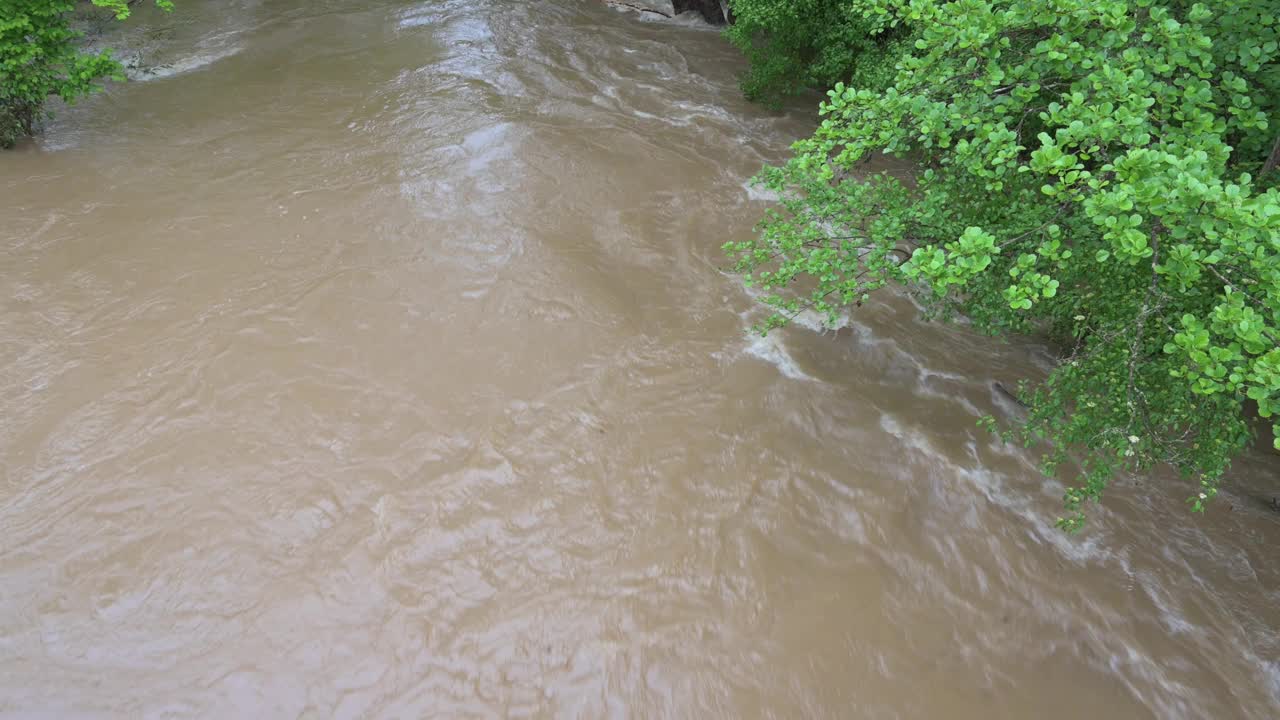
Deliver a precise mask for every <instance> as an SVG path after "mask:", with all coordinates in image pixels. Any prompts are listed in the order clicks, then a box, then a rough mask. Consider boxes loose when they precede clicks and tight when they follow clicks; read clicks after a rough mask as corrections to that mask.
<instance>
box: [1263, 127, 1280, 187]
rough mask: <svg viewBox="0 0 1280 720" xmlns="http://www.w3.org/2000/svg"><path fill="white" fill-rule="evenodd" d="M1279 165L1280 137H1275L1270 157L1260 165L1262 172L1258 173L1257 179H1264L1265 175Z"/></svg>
mask: <svg viewBox="0 0 1280 720" xmlns="http://www.w3.org/2000/svg"><path fill="white" fill-rule="evenodd" d="M1277 165H1280V135H1276V142H1275V144H1274V145H1272V146H1271V157H1269V158H1267V161H1266V162H1265V163H1263V165H1262V172H1260V173H1258V177H1265V176H1266V174H1267V173H1269V172H1271V171H1272V170H1275V169H1276V166H1277Z"/></svg>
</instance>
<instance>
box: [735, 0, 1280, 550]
mask: <svg viewBox="0 0 1280 720" xmlns="http://www.w3.org/2000/svg"><path fill="white" fill-rule="evenodd" d="M841 4H842V5H843V6H844V7H845V12H846V13H847V14H849V15H850V16H852V15H853V14H859V13H860V14H861V15H862V16H863V17H864V18H865V19H866V22H874V23H879V25H875V26H876V27H893V26H895V25H896V26H903V25H905V26H906V27H907V28H908V29H909V30H910V33H909V35H910V36H911V37H913V38H914V39H913V42H912V43H911V44H910V46H909V47H908V49H907V51H906V52H904V53H902V54H899V55H896V56H885V57H881V58H880V60H879V61H880V62H882V63H884V64H887V65H891V66H892V67H893V68H894V69H893V77H892V80H891V81H890V82H889V83H888V84H887V85H886V86H884V87H870V86H867V85H866V84H865V83H861V82H860V80H859V79H858V78H857V77H856V76H855V77H853V78H852V82H851V83H849V84H845V83H837V84H836V85H835V87H834V89H833V90H831V91H830V92H829V93H828V99H827V101H826V102H824V103H823V104H822V107H821V114H822V118H823V120H822V124H821V126H820V127H819V128H818V130H817V131H816V132H815V133H814V135H813V136H812V137H811V138H808V139H806V140H803V141H801V142H799V143H797V144H796V145H795V148H794V151H795V152H794V157H793V158H792V159H791V160H790V161H789V162H788V163H787V164H786V165H784V166H782V167H775V168H768V169H766V170H765V171H764V173H763V174H762V176H761V178H760V180H761V182H763V183H764V184H765V185H767V186H768V187H770V188H772V189H773V190H775V191H777V192H779V193H780V194H781V195H782V196H783V197H784V200H783V201H782V203H781V207H780V208H779V209H778V210H775V211H773V212H770V213H769V214H768V215H767V217H766V218H765V219H764V220H763V221H762V223H761V226H760V232H759V234H758V236H757V237H755V238H753V239H750V240H746V241H743V242H733V243H729V244H727V245H726V246H725V250H726V251H727V252H728V253H729V254H730V256H731V257H732V258H734V260H735V261H736V267H737V269H738V271H739V272H741V273H743V274H745V275H746V277H747V280H748V282H750V283H754V284H756V285H758V286H760V287H762V288H764V289H765V290H766V291H767V293H768V298H767V300H766V302H767V303H768V304H769V305H771V306H772V307H773V309H774V310H775V311H776V313H775V314H774V315H773V317H772V318H771V319H770V320H769V321H768V322H767V323H766V324H765V326H764V327H762V328H761V329H762V330H763V331H767V330H768V329H770V328H772V327H776V326H778V325H781V324H783V323H785V322H786V321H787V320H788V319H789V318H790V317H793V316H794V315H795V314H797V313H798V312H800V311H802V310H804V309H806V308H812V309H815V310H817V311H819V312H823V313H828V314H830V316H831V317H832V318H834V317H835V314H836V312H837V311H838V309H839V308H840V307H841V306H845V305H850V304H859V303H861V302H862V301H863V300H865V299H866V298H867V297H868V294H869V293H871V292H873V291H875V290H876V289H879V288H882V287H884V286H885V285H887V284H889V283H905V284H907V286H908V287H911V288H914V289H915V290H917V291H918V292H919V293H920V295H921V297H922V299H923V300H924V303H925V305H926V307H927V308H928V310H929V312H930V313H933V314H936V315H937V316H941V317H951V316H954V315H956V314H963V315H964V316H966V317H968V318H970V319H971V320H972V321H973V323H974V325H976V326H977V327H978V328H980V329H982V330H984V331H987V332H990V333H993V334H1011V333H1028V334H1047V335H1048V336H1049V337H1050V338H1052V339H1053V340H1055V341H1056V343H1057V344H1058V345H1059V346H1060V347H1061V348H1062V355H1063V359H1062V362H1061V364H1060V365H1059V366H1058V367H1057V369H1056V370H1055V371H1054V372H1053V373H1052V374H1051V375H1050V376H1049V378H1048V379H1047V381H1046V382H1044V383H1042V384H1039V385H1038V386H1036V387H1034V388H1026V389H1025V390H1024V392H1025V393H1026V395H1025V398H1024V399H1026V400H1027V401H1028V403H1029V406H1030V408H1031V409H1030V413H1029V416H1028V418H1027V419H1026V422H1025V423H1022V424H1020V425H1019V426H1018V427H1016V428H1013V429H1011V430H1009V431H1006V432H1005V433H1004V436H1005V437H1006V438H1016V439H1019V440H1021V441H1024V442H1026V443H1027V444H1029V445H1030V444H1032V443H1036V442H1040V441H1047V443H1048V447H1049V451H1048V453H1047V455H1046V459H1045V470H1046V472H1048V473H1051V474H1052V473H1053V472H1054V471H1055V470H1056V469H1057V468H1058V467H1059V466H1060V465H1061V464H1062V463H1063V462H1064V461H1066V460H1068V458H1070V459H1072V460H1073V461H1075V464H1076V466H1077V467H1079V468H1080V471H1081V475H1080V476H1079V478H1078V479H1077V484H1076V486H1075V487H1073V488H1072V489H1070V490H1069V491H1068V492H1067V494H1066V498H1065V500H1066V506H1067V511H1068V512H1067V515H1066V517H1064V518H1063V519H1062V520H1061V521H1060V524H1062V525H1063V526H1064V527H1067V528H1075V527H1078V526H1079V525H1080V523H1081V522H1083V514H1082V505H1083V503H1084V502H1085V501H1087V500H1091V499H1097V498H1098V497H1099V495H1100V494H1101V492H1102V491H1103V489H1104V487H1105V485H1106V483H1107V481H1108V480H1109V479H1110V478H1112V477H1114V476H1115V474H1116V473H1118V472H1126V471H1128V472H1133V471H1141V470H1145V469H1147V468H1150V467H1152V466H1154V465H1157V464H1163V463H1167V464H1171V465H1173V466H1175V467H1177V468H1179V469H1180V470H1181V471H1183V472H1184V473H1186V474H1187V475H1189V476H1192V477H1194V478H1196V479H1198V481H1199V483H1200V488H1199V489H1197V490H1196V491H1195V492H1194V493H1193V494H1192V497H1191V498H1190V499H1189V502H1190V503H1191V505H1192V508H1193V509H1194V510H1197V511H1199V510H1202V509H1203V507H1204V503H1205V501H1206V500H1208V499H1210V498H1211V497H1213V495H1214V494H1215V493H1216V491H1217V488H1218V483H1219V480H1220V478H1221V476H1222V475H1223V473H1224V471H1225V470H1226V469H1227V467H1228V465H1229V463H1230V461H1231V458H1232V457H1233V456H1234V455H1236V454H1237V453H1239V452H1240V451H1241V450H1242V449H1243V448H1245V447H1246V446H1247V445H1248V444H1249V443H1250V442H1251V441H1252V439H1253V435H1254V434H1253V432H1252V431H1251V428H1250V421H1249V418H1250V416H1251V415H1252V413H1254V412H1256V413H1257V414H1258V415H1261V416H1262V417H1264V418H1272V421H1273V422H1274V415H1275V414H1276V413H1280V190H1277V189H1276V187H1275V186H1276V185H1277V179H1278V178H1277V175H1280V172H1276V171H1274V170H1272V166H1273V165H1274V159H1273V160H1272V162H1271V163H1268V157H1269V155H1272V154H1273V153H1274V150H1273V148H1275V147H1277V144H1276V131H1277V129H1278V128H1280V113H1278V110H1280V108H1278V105H1280V85H1278V83H1280V72H1278V69H1280V65H1278V64H1277V54H1278V53H1277V41H1278V37H1277V31H1278V29H1280V19H1278V18H1277V13H1276V12H1275V9H1276V8H1275V4H1274V2H1273V0H1219V2H1216V3H1213V4H1212V5H1205V4H1200V3H1194V4H1193V3H1190V2H1180V1H1179V0H955V1H952V2H948V1H945V0H847V2H844V3H841ZM855 47H857V48H861V47H863V45H856V46H855ZM879 153H888V154H891V155H896V156H900V157H905V158H909V159H911V160H913V161H914V162H915V163H916V164H917V165H918V167H919V169H920V170H919V173H918V175H917V178H916V182H914V183H912V184H904V183H903V182H900V181H899V180H896V179H894V178H892V177H889V176H887V175H871V176H866V175H865V174H860V173H859V172H858V168H859V166H860V163H862V162H863V161H864V160H866V159H868V158H870V157H873V156H875V155H877V154H879ZM1268 171H1269V172H1268ZM1264 172H1265V173H1266V174H1265V175H1263V176H1260V175H1262V173H1264ZM987 424H992V421H990V420H989V419H988V421H987ZM1273 430H1274V434H1275V436H1276V437H1275V440H1274V442H1275V444H1276V447H1277V448H1280V425H1276V426H1275V427H1274V428H1273Z"/></svg>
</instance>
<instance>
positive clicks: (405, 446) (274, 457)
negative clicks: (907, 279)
mask: <svg viewBox="0 0 1280 720" xmlns="http://www.w3.org/2000/svg"><path fill="white" fill-rule="evenodd" d="M144 15H145V13H144ZM140 19H141V20H143V21H144V22H149V23H152V24H151V25H150V26H148V27H147V28H146V30H145V32H147V33H152V35H151V37H152V38H153V39H154V42H153V45H154V47H156V48H160V49H158V50H156V51H155V52H156V53H158V54H159V56H158V57H153V58H151V59H150V61H151V62H152V63H153V64H154V65H155V67H156V69H155V70H154V71H135V72H134V76H135V77H136V78H139V79H141V80H142V81H139V82H132V83H128V84H124V85H116V86H113V87H112V88H111V89H110V91H109V92H107V93H105V94H103V95H99V96H97V97H95V98H92V99H91V100H89V101H87V102H85V103H82V104H81V105H78V106H76V107H74V108H69V109H66V110H63V111H61V112H60V113H59V115H58V117H57V118H56V120H55V121H53V122H52V123H51V124H50V125H49V127H48V131H47V133H46V134H45V136H44V137H42V138H41V139H40V140H39V141H38V142H35V143H28V144H26V145H25V146H23V147H20V148H19V149H18V150H16V151H14V152H10V153H6V154H3V155H0V220H2V221H0V268H2V269H0V714H3V715H5V716H12V717H57V718H71V717H156V718H159V717H245V718H249V717H273V718H286V717H311V718H329V717H340V718H354V717H378V718H418V717H442V718H446V717H447V718H455V717H493V716H562V717H583V718H598V717H673V718H711V717H723V718H749V717H778V718H783V717H815V718H816V717H856V718H935V717H936V718H948V719H949V720H965V719H979V718H981V719H987V718H993V717H999V718H1006V717H1007V718H1033V717H1034V718H1050V719H1054V718H1062V719H1066V718H1073V719H1074V718H1080V717H1086V718H1126V719H1128V718H1161V719H1163V718H1210V717H1212V718H1274V717H1277V716H1280V635H1278V630H1277V628H1278V627H1280V556H1278V555H1277V552H1276V550H1277V548H1280V520H1278V519H1277V518H1280V515H1277V514H1276V513H1274V512H1273V511H1272V510H1270V509H1269V508H1268V507H1267V502H1268V501H1269V496H1265V497H1264V496H1263V493H1265V492H1266V491H1267V490H1268V488H1273V487H1275V486H1276V482H1275V473H1276V464H1275V457H1274V456H1264V455H1257V456H1254V457H1251V458H1248V459H1246V460H1245V461H1244V462H1243V463H1241V464H1239V465H1238V466H1237V468H1236V470H1235V472H1234V473H1233V477H1232V478H1231V490H1230V491H1229V492H1228V493H1226V494H1225V496H1224V497H1223V498H1222V499H1221V501H1220V502H1216V503H1215V504H1214V505H1213V507H1212V509H1211V510H1210V512H1209V513H1208V514H1207V515H1205V516H1203V517H1198V518H1193V517H1191V516H1190V515H1189V514H1188V513H1187V511H1186V506H1185V503H1184V502H1183V499H1184V498H1185V497H1186V496H1187V495H1188V494H1190V492H1191V489H1190V487H1188V486H1176V485H1171V484H1170V482H1169V481H1168V479H1166V478H1153V479H1142V480H1129V481H1125V482H1121V483H1119V484H1118V485H1117V487H1116V488H1115V489H1114V491H1113V492H1112V493H1111V495H1110V497H1109V500H1108V504H1107V505H1106V506H1105V507H1104V508H1103V509H1101V510H1098V511H1096V512H1094V513H1093V517H1092V520H1091V524H1090V526H1089V528H1088V529H1087V530H1086V531H1085V532H1084V533H1083V534H1081V535H1079V536H1077V537H1066V536H1063V535H1061V534H1060V533H1058V532H1057V531H1056V530H1054V529H1053V528H1052V524H1053V520H1054V518H1055V517H1056V514H1057V513H1058V511H1059V510H1060V503H1059V498H1060V497H1061V492H1062V487H1061V486H1060V485H1057V484H1055V483H1053V482H1050V481H1046V480H1044V479H1042V478H1041V477H1040V476H1038V475H1037V473H1036V472H1035V471H1034V462H1035V458H1034V456H1033V455H1030V454H1028V453H1026V452H1024V451H1022V450H1020V449H1015V448H1009V447H1005V446H1002V445H1000V444H998V443H996V442H993V440H992V439H991V438H990V437H989V436H988V435H986V434H985V433H984V432H982V431H981V430H979V429H978V428H977V427H976V426H975V419H976V418H977V417H978V416H980V415H983V414H986V413H990V412H995V413H998V414H1002V415H1005V416H1007V415H1008V414H1009V413H1011V412H1014V411H1016V407H1010V406H1009V404H1008V403H1002V400H1001V397H1000V395H999V394H998V393H994V392H993V390H992V383H993V382H996V381H999V382H1003V383H1006V384H1012V383H1013V382H1016V381H1017V380H1018V379H1019V378H1023V377H1034V376H1038V375H1042V374H1043V372H1044V369H1045V367H1046V360H1045V358H1046V357H1047V355H1046V353H1045V352H1044V350H1043V349H1041V348H1038V347H1036V346H1034V345H1032V344H1015V345H1012V346H1009V345H1005V346H1001V345H997V344H995V343H993V342H991V341H989V340H986V339H982V338H979V337H975V336H973V335H971V334H968V333H967V332H965V331H964V330H963V329H957V328H947V327H940V326H935V325H930V324H927V323H924V322H922V321H921V320H919V319H918V318H917V314H916V311H915V308H914V307H913V306H912V305H911V304H910V303H909V302H907V301H905V300H902V299H889V300H886V301H884V302H882V303H880V304H877V305H874V306H868V307H865V308H863V309H861V310H859V311H858V312H857V313H855V314H854V315H853V317H852V319H851V321H850V322H849V324H848V326H847V327H846V328H845V329H843V330H841V331H839V332H836V333H819V332H815V331H814V330H812V329H806V328H804V327H797V328H792V329H790V330H788V331H786V332H783V333H780V334H777V335H775V336H771V337H769V338H767V339H759V338H755V337H753V336H751V335H749V334H748V333H747V332H746V330H747V328H748V327H749V326H750V325H751V324H752V323H753V322H754V321H755V320H757V319H758V318H759V315H758V311H757V310H756V309H755V307H754V305H753V302H752V300H751V298H750V297H749V296H748V295H747V294H746V293H745V292H744V291H743V290H742V289H741V287H740V285H739V284H738V282H737V281H736V280H735V279H734V278H732V277H730V276H728V275H726V274H725V273H724V272H723V269H722V267H723V265H724V259H723V257H722V256H721V253H720V251H719V249H718V248H719V246H720V245H721V244H722V243H723V242H725V241H726V240H729V239H733V238H741V237H744V236H746V235H747V234H748V233H750V232H751V227H752V225H753V223H754V222H755V220H756V219H757V218H758V217H759V216H760V214H761V212H762V211H763V210H764V209H765V208H766V207H767V206H768V205H767V198H763V197H760V196H759V195H757V194H753V193H752V192H749V191H748V189H747V187H748V182H747V181H748V179H749V178H750V177H751V176H752V175H753V174H754V173H755V172H756V171H757V170H758V169H759V168H760V167H761V166H762V165H763V164H765V163H769V162H776V161H779V160H780V159H782V158H783V157H785V154H786V149H787V146H788V144H789V142H790V141H791V140H793V139H795V138H797V137H799V136H801V135H803V134H805V133H806V132H807V131H808V129H809V128H811V127H812V125H811V124H812V122H813V118H812V116H811V114H810V113H809V112H808V111H807V108H808V107H809V102H808V101H806V102H805V103H804V104H803V105H802V106H797V108H796V109H794V110H793V111H791V112H788V113H772V112H769V111H767V110H765V109H762V108H760V107H757V106H753V105H750V104H748V103H746V102H745V101H743V100H742V99H741V97H740V95H739V93H738V90H737V88H736V84H735V81H734V78H735V75H736V73H738V72H739V71H740V70H741V69H742V66H741V61H740V60H739V58H738V57H737V56H736V55H735V53H734V52H733V51H732V50H731V49H730V48H728V47H727V46H726V45H725V43H724V42H723V41H722V39H721V38H720V37H719V36H718V35H717V34H716V33H715V32H714V31H711V30H709V29H707V28H699V27H696V26H695V25H694V24H693V23H690V22H684V21H682V22H677V23H668V22H643V21H641V20H640V18H637V17H636V16H634V15H632V16H628V15H626V14H624V13H621V12H618V11H616V10H613V9H610V8H608V7H607V6H605V5H603V4H601V3H597V2H585V1H584V2H574V1H572V0H560V1H558V2H546V1H542V2H538V1H533V0H525V1H523V2H521V1H516V0H510V1H500V0H446V1H443V2H392V1H390V0H382V1H379V0H360V1H354V0H343V1H339V0H322V1H315V0H311V1H304V0H280V1H278V2H247V1H244V0H241V2H238V3H236V2H212V1H209V2H199V1H198V0H186V1H184V2H182V3H180V8H179V11H178V12H177V13H176V14H175V15H173V16H172V17H170V18H166V19H156V18H148V17H142V18H140ZM137 32H143V31H142V30H139V31H137Z"/></svg>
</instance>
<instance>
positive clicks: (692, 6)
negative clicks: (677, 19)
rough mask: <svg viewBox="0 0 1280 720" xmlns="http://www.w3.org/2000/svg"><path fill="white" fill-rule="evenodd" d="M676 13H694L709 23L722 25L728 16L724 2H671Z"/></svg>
mask: <svg viewBox="0 0 1280 720" xmlns="http://www.w3.org/2000/svg"><path fill="white" fill-rule="evenodd" d="M672 6H673V7H674V8H675V11H676V12H677V13H683V12H690V11H693V12H696V13H698V14H700V15H702V17H703V18H705V19H706V21H707V22H709V23H715V24H717V25H723V24H724V23H725V22H726V20H727V18H728V15H729V3H728V2H725V0H673V2H672Z"/></svg>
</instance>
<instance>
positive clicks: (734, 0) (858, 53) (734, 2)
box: [725, 0, 895, 102]
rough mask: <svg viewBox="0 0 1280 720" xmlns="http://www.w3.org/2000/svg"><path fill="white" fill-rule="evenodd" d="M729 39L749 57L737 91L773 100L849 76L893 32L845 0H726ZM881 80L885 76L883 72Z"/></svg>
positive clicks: (874, 65) (868, 67)
mask: <svg viewBox="0 0 1280 720" xmlns="http://www.w3.org/2000/svg"><path fill="white" fill-rule="evenodd" d="M729 6H730V7H731V8H732V13H733V18H734V22H733V24H732V25H730V26H729V27H728V28H727V29H726V30H725V35H726V37H728V39H729V41H730V42H731V43H733V44H734V46H736V47H737V48H738V49H740V50H741V51H742V52H743V53H744V54H745V55H746V56H747V58H748V59H749V60H750V63H751V64H750V67H749V69H748V70H747V72H746V74H745V76H744V77H743V79H742V90H743V92H744V93H745V94H746V95H747V97H749V98H752V99H755V100H765V101H768V102H776V101H777V100H778V99H779V98H781V97H783V96H785V95H793V94H795V93H798V92H800V91H802V90H805V89H809V88H828V87H831V86H832V85H834V84H835V83H837V82H840V81H848V80H849V79H850V78H852V77H853V76H854V75H855V74H857V73H858V72H859V70H860V69H864V68H865V70H867V71H874V70H876V69H879V68H881V67H883V63H878V62H877V63H870V64H867V63H866V59H867V58H868V55H870V54H874V53H875V52H877V51H878V49H879V48H880V46H881V45H883V44H885V43H887V42H891V41H892V40H893V39H894V38H895V33H893V32H889V33H886V32H885V31H886V30H887V29H889V28H888V26H887V24H886V23H885V22H884V18H881V17H875V16H868V15H866V14H864V13H863V12H861V10H860V8H859V7H858V6H857V4H856V3H849V2H845V1H844V0H731V2H730V3H729ZM884 79H885V80H887V79H888V78H887V77H885V78H884Z"/></svg>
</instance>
